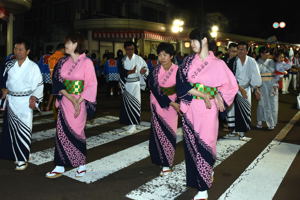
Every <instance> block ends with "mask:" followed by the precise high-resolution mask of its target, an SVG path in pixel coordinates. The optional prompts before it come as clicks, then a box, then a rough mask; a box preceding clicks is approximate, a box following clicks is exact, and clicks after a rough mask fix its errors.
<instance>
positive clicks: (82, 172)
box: [75, 170, 86, 178]
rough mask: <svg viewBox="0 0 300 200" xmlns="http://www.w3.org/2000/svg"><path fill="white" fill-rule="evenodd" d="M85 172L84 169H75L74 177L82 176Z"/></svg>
mask: <svg viewBox="0 0 300 200" xmlns="http://www.w3.org/2000/svg"><path fill="white" fill-rule="evenodd" d="M85 174H86V170H82V171H78V170H77V171H76V174H75V177H77V178H79V177H83V176H84V175H85Z"/></svg>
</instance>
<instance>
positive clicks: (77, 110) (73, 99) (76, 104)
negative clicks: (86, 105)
mask: <svg viewBox="0 0 300 200" xmlns="http://www.w3.org/2000/svg"><path fill="white" fill-rule="evenodd" d="M70 100H71V102H72V104H73V107H74V110H75V113H74V117H75V118H77V117H78V116H79V114H80V103H79V99H77V98H76V97H74V96H72V97H71V98H70Z"/></svg>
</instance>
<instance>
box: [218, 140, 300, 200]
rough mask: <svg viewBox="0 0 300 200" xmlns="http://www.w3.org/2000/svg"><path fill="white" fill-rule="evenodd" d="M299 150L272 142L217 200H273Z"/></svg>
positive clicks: (289, 145)
mask: <svg viewBox="0 0 300 200" xmlns="http://www.w3.org/2000/svg"><path fill="white" fill-rule="evenodd" d="M299 150H300V145H294V144H287V143H280V142H277V141H272V142H271V143H270V144H269V145H268V146H267V147H266V148H265V149H264V150H263V151H262V152H261V153H260V155H259V156H258V157H257V158H256V159H255V160H254V161H253V162H252V163H251V164H250V165H249V166H248V167H247V169H246V170H245V171H244V172H243V173H242V174H241V175H240V176H239V177H238V178H237V180H236V181H235V182H234V183H233V184H232V185H231V186H230V187H229V188H228V189H227V190H226V191H225V192H224V193H223V194H222V195H221V197H220V198H219V199H220V200H225V199H226V200H234V199H273V196H274V195H275V193H276V191H277V189H278V187H279V185H280V183H281V182H282V180H283V178H284V176H285V174H286V172H287V171H288V169H289V167H290V165H291V164H292V162H293V160H294V159H295V157H296V155H297V153H298V152H299Z"/></svg>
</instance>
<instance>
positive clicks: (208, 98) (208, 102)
mask: <svg viewBox="0 0 300 200" xmlns="http://www.w3.org/2000/svg"><path fill="white" fill-rule="evenodd" d="M202 98H203V100H204V103H205V106H206V108H207V109H211V103H210V99H211V98H210V95H209V94H204V97H202Z"/></svg>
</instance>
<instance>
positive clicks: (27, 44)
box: [15, 37, 31, 51]
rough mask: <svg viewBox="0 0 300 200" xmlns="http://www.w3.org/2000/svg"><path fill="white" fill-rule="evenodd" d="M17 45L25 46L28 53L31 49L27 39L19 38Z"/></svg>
mask: <svg viewBox="0 0 300 200" xmlns="http://www.w3.org/2000/svg"><path fill="white" fill-rule="evenodd" d="M15 44H24V47H25V49H26V51H28V50H30V49H31V44H30V42H29V41H28V40H26V39H25V38H21V37H19V38H17V39H16V41H15Z"/></svg>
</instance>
